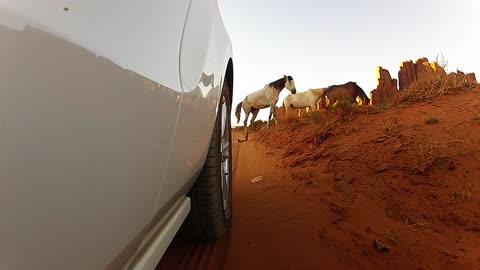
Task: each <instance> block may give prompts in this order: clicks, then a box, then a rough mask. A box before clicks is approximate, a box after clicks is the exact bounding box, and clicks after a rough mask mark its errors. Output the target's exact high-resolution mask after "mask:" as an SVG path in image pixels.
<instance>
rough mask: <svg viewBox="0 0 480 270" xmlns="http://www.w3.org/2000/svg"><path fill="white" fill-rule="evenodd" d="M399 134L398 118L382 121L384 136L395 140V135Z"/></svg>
mask: <svg viewBox="0 0 480 270" xmlns="http://www.w3.org/2000/svg"><path fill="white" fill-rule="evenodd" d="M397 132H398V118H396V117H395V118H389V119H387V120H385V121H382V130H381V133H382V136H383V137H387V138H393V135H394V134H396V133H397Z"/></svg>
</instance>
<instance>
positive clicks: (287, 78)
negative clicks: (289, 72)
mask: <svg viewBox="0 0 480 270" xmlns="http://www.w3.org/2000/svg"><path fill="white" fill-rule="evenodd" d="M283 77H284V78H285V88H287V89H288V90H290V92H292V94H295V93H296V92H297V88H296V87H295V82H294V81H293V78H292V76H286V75H283Z"/></svg>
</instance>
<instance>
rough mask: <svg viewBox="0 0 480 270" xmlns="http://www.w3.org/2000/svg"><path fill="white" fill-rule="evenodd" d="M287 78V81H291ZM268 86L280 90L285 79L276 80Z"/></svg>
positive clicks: (283, 85) (289, 77)
mask: <svg viewBox="0 0 480 270" xmlns="http://www.w3.org/2000/svg"><path fill="white" fill-rule="evenodd" d="M287 78H288V80H289V81H291V80H293V78H292V76H287ZM268 85H269V86H271V87H273V88H275V89H279V90H282V89H283V88H284V87H285V77H283V78H281V79H278V80H276V81H274V82H271V83H269V84H268Z"/></svg>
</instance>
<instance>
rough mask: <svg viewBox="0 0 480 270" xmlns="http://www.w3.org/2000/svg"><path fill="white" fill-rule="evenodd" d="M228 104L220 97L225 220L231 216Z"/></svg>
mask: <svg viewBox="0 0 480 270" xmlns="http://www.w3.org/2000/svg"><path fill="white" fill-rule="evenodd" d="M227 106H228V104H227V101H226V98H225V97H222V108H221V110H222V111H221V120H222V130H221V132H222V133H221V142H220V151H221V154H222V165H221V169H220V170H221V177H222V179H221V183H222V200H223V211H224V214H225V217H226V218H230V215H231V209H232V208H231V201H230V200H231V192H232V189H231V184H232V180H231V179H232V176H231V171H232V170H231V165H232V163H231V155H230V154H231V153H230V149H231V148H230V144H231V141H232V140H231V128H230V125H229V122H230V121H228V117H229V116H230V115H229V113H228V107H227Z"/></svg>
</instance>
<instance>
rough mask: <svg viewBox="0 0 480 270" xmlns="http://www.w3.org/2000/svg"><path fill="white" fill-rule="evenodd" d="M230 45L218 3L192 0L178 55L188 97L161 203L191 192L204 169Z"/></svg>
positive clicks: (184, 102) (181, 110)
mask: <svg viewBox="0 0 480 270" xmlns="http://www.w3.org/2000/svg"><path fill="white" fill-rule="evenodd" d="M230 46H231V45H230V40H229V38H228V35H227V34H226V31H225V28H224V26H223V22H222V19H221V16H220V12H219V9H218V6H217V1H215V0H192V2H191V5H190V9H189V12H188V18H187V21H186V23H185V29H184V36H183V40H182V51H181V56H180V75H181V81H182V88H183V91H184V95H183V99H182V103H181V108H180V113H179V116H178V123H177V129H176V131H175V136H174V144H173V148H172V153H171V157H170V164H169V167H168V168H167V172H166V178H165V183H164V187H163V189H162V191H161V196H160V201H159V202H160V203H162V202H166V201H168V200H170V199H171V198H172V197H175V196H176V195H177V194H176V193H178V190H179V189H180V190H182V191H183V192H185V191H188V188H189V187H190V186H191V184H192V183H193V181H194V180H195V178H196V173H197V172H199V170H200V169H201V168H202V167H203V163H204V161H205V157H206V150H207V149H208V146H209V143H210V138H211V136H212V131H213V126H214V123H215V118H216V112H217V104H218V98H219V95H220V91H221V84H222V82H223V77H224V75H225V71H226V68H227V63H228V60H229V58H230V57H231V47H230Z"/></svg>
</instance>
